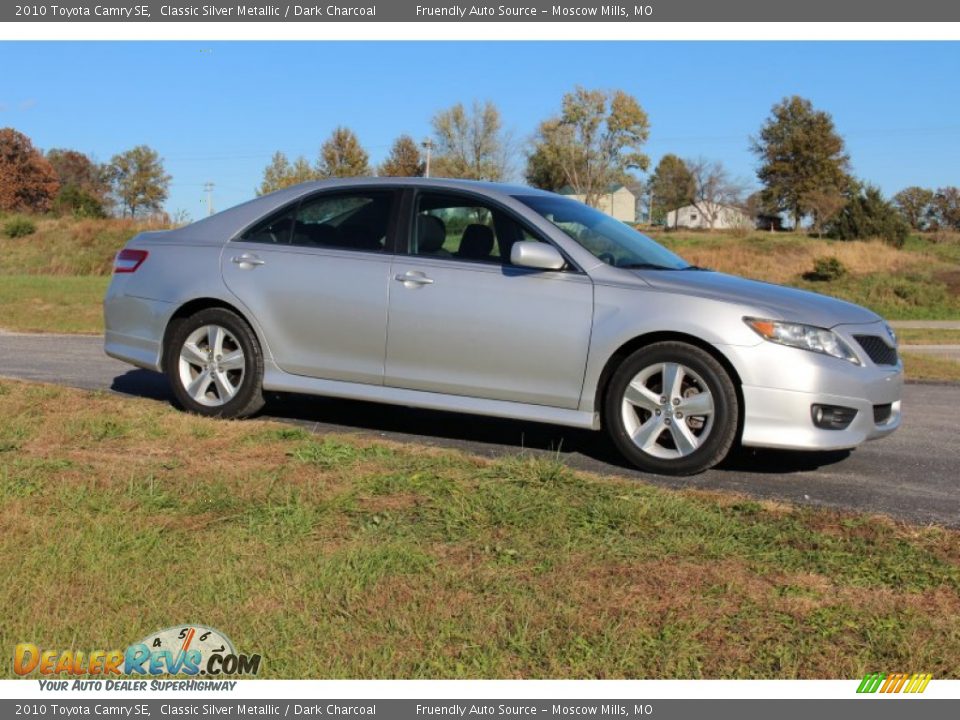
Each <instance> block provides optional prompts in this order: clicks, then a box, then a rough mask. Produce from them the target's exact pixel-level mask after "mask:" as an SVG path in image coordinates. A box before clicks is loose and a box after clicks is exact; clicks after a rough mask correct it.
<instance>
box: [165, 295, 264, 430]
mask: <svg viewBox="0 0 960 720" xmlns="http://www.w3.org/2000/svg"><path fill="white" fill-rule="evenodd" d="M164 368H165V370H166V373H167V377H168V378H169V380H170V385H171V388H172V389H173V394H174V397H175V398H176V400H177V403H178V404H179V405H180V406H181V407H183V408H184V409H185V410H189V411H190V412H194V413H197V414H198V415H207V416H211V417H224V418H238V417H247V416H249V415H253V414H254V413H256V412H257V411H258V410H259V409H260V408H261V407H263V403H264V400H263V389H262V381H263V355H262V353H261V351H260V343H259V342H257V338H256V335H254V333H253V331H252V330H251V329H250V326H249V325H247V323H246V322H245V321H244V320H243V319H242V318H241V317H239V316H238V315H237V314H236V313H233V312H231V311H230V310H226V309H224V308H208V309H206V310H201V311H200V312H198V313H196V314H194V315H191V316H190V317H188V318H186V319H184V320H181V321H179V322H178V323H177V325H176V326H175V327H173V328H172V329H171V333H170V337H169V339H168V342H167V347H166V357H165V361H164Z"/></svg>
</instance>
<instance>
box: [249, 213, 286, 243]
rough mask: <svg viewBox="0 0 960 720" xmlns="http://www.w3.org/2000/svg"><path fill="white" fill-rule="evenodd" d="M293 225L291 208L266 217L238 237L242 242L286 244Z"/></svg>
mask: <svg viewBox="0 0 960 720" xmlns="http://www.w3.org/2000/svg"><path fill="white" fill-rule="evenodd" d="M292 227H293V209H292V208H290V209H288V210H285V211H283V212H281V213H280V214H278V215H274V216H272V217H268V218H267V219H266V220H263V221H262V222H259V223H257V224H256V225H254V226H253V227H252V228H250V229H249V230H247V231H246V232H245V233H244V234H243V235H241V236H240V239H241V240H243V241H244V242H259V243H273V244H286V243H288V242H290V229H291V228H292Z"/></svg>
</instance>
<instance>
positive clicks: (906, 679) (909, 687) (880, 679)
mask: <svg viewBox="0 0 960 720" xmlns="http://www.w3.org/2000/svg"><path fill="white" fill-rule="evenodd" d="M932 679H933V675H931V674H930V673H913V674H910V673H868V674H866V675H864V676H863V680H861V681H860V685H859V686H858V687H857V692H858V693H868V694H869V693H875V692H879V693H885V694H891V693H900V692H903V693H913V694H916V693H922V692H923V691H924V690H926V689H927V685H928V684H929V683H930V680H932Z"/></svg>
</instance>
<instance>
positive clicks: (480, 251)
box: [457, 223, 493, 258]
mask: <svg viewBox="0 0 960 720" xmlns="http://www.w3.org/2000/svg"><path fill="white" fill-rule="evenodd" d="M492 250H493V230H491V229H490V228H489V227H488V226H487V225H479V224H477V223H474V224H473V225H467V229H466V230H464V231H463V237H462V238H461V239H460V251H459V252H458V253H457V254H458V255H462V256H463V257H468V258H485V257H489V256H490V253H491V251H492Z"/></svg>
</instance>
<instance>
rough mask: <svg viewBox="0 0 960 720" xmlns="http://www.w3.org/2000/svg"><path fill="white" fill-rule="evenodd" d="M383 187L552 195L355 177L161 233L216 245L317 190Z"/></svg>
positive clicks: (465, 183)
mask: <svg viewBox="0 0 960 720" xmlns="http://www.w3.org/2000/svg"><path fill="white" fill-rule="evenodd" d="M378 185H381V186H383V187H420V188H432V189H437V190H463V191H472V192H479V193H482V194H484V195H490V196H491V197H494V198H495V199H496V198H498V197H499V199H501V200H502V199H505V198H506V197H509V196H515V195H552V194H553V193H548V192H546V191H544V190H539V189H537V188H532V187H527V186H525V185H519V184H508V183H497V182H488V181H483V180H460V179H453V178H410V177H354V178H334V179H330V180H312V181H309V182H304V183H300V184H299V185H292V186H290V187H287V188H283V189H282V190H277V191H276V192H272V193H269V194H267V195H261V196H259V197H256V198H253V199H252V200H248V201H247V202H244V203H241V204H240V205H235V206H234V207H232V208H229V209H227V210H223V211H222V212H219V213H217V214H215V215H211V216H210V217H206V218H203V219H202V220H198V221H196V222H194V223H191V224H190V225H185V226H184V227H181V228H177V229H176V230H171V231H169V232H167V233H164V235H165V237H166V238H168V239H171V240H189V241H191V242H211V243H218V242H223V241H225V240H228V239H230V238H232V237H234V236H235V235H236V234H237V233H239V232H240V231H241V230H243V229H245V228H247V227H249V226H250V225H251V224H253V223H255V222H256V221H257V220H259V219H260V218H263V217H266V216H267V215H269V214H270V213H272V212H274V211H276V210H278V209H280V208H282V207H283V206H284V205H287V204H289V203H291V202H294V201H296V200H297V199H298V198H300V197H303V196H304V195H309V194H311V193H314V192H317V191H320V190H338V189H343V190H348V189H350V188H360V187H363V188H369V187H376V186H378Z"/></svg>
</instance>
